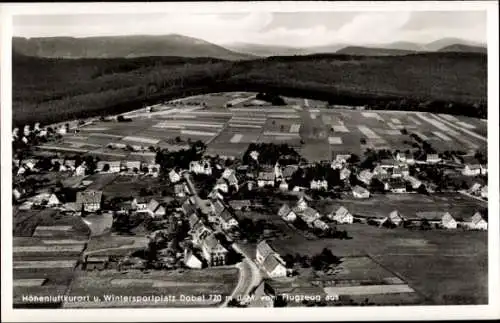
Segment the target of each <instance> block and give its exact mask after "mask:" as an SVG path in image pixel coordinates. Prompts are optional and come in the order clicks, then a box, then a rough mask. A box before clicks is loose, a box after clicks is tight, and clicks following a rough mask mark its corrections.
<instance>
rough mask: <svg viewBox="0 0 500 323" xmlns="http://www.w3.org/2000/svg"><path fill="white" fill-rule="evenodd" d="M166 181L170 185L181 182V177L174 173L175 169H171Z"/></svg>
mask: <svg viewBox="0 0 500 323" xmlns="http://www.w3.org/2000/svg"><path fill="white" fill-rule="evenodd" d="M168 179H169V180H170V182H172V183H177V182H179V181H180V180H181V175H179V173H177V172H176V171H175V169H172V170H171V171H170V172H169V173H168Z"/></svg>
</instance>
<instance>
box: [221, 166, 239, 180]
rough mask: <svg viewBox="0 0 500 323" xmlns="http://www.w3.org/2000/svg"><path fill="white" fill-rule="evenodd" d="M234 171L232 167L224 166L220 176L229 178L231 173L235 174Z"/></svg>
mask: <svg viewBox="0 0 500 323" xmlns="http://www.w3.org/2000/svg"><path fill="white" fill-rule="evenodd" d="M235 173H236V171H235V170H234V169H232V168H226V169H224V171H223V172H222V178H224V179H228V178H229V176H231V175H233V174H235Z"/></svg>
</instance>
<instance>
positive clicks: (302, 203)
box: [297, 196, 308, 211]
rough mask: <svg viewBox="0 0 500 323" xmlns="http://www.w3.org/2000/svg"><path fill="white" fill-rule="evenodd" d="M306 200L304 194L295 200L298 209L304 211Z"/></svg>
mask: <svg viewBox="0 0 500 323" xmlns="http://www.w3.org/2000/svg"><path fill="white" fill-rule="evenodd" d="M307 206H308V205H307V201H306V198H305V197H304V196H301V197H300V199H299V200H298V201H297V209H299V210H300V211H304V210H305V209H306V208H307Z"/></svg>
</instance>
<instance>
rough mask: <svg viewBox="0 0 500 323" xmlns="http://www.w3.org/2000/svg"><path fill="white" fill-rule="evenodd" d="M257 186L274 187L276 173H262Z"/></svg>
mask: <svg viewBox="0 0 500 323" xmlns="http://www.w3.org/2000/svg"><path fill="white" fill-rule="evenodd" d="M257 186H259V187H264V186H274V172H260V173H259V176H258V177H257Z"/></svg>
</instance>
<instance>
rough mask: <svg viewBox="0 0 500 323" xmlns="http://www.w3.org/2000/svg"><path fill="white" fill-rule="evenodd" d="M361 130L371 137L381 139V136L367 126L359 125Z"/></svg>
mask: <svg viewBox="0 0 500 323" xmlns="http://www.w3.org/2000/svg"><path fill="white" fill-rule="evenodd" d="M358 129H359V131H361V132H362V133H363V135H365V136H366V137H368V138H369V139H379V138H380V136H379V135H377V134H376V133H375V132H374V131H373V130H371V129H370V128H368V127H367V126H358Z"/></svg>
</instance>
